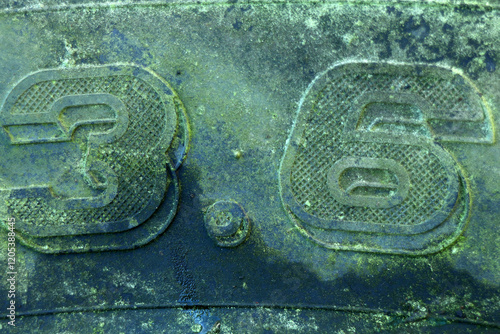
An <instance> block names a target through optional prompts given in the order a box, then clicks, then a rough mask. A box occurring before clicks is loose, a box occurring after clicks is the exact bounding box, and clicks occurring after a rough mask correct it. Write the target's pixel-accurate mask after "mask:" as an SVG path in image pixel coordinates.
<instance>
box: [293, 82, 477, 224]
mask: <svg viewBox="0 0 500 334" xmlns="http://www.w3.org/2000/svg"><path fill="white" fill-rule="evenodd" d="M437 87H444V88H442V89H436V88H437ZM377 91H383V92H394V93H398V92H404V93H413V94H416V95H420V96H421V97H422V98H424V99H425V100H427V101H429V102H430V103H432V104H433V105H434V106H435V108H436V109H437V110H457V109H460V110H462V111H466V112H467V111H469V110H470V106H468V105H466V104H464V102H463V100H462V99H459V98H458V97H457V93H456V88H455V87H454V86H453V85H449V84H448V83H447V82H446V81H445V80H444V79H440V78H433V77H412V76H405V75H389V74H366V75H357V74H351V73H345V74H343V75H339V76H337V77H334V78H332V79H331V81H330V82H329V83H328V84H327V85H326V86H325V88H324V89H323V90H322V91H321V92H320V93H319V95H318V96H317V99H316V100H315V103H314V107H313V109H312V110H302V112H306V113H308V114H307V115H306V116H305V117H304V122H305V126H304V132H303V134H302V137H301V140H300V143H299V147H298V149H297V155H296V156H295V160H294V163H293V168H292V171H291V175H290V178H291V187H292V194H293V196H294V197H295V200H296V201H297V202H298V203H299V204H300V205H301V206H302V207H303V209H304V210H305V211H306V212H308V213H309V214H311V215H314V216H316V217H318V218H322V219H327V220H340V221H347V222H364V223H373V224H398V225H418V224H421V223H424V222H425V221H427V220H428V219H429V218H430V217H431V216H432V215H433V214H436V212H437V211H438V210H440V208H442V206H443V205H444V202H445V200H446V197H447V195H448V194H447V193H446V189H447V187H448V183H449V180H448V179H447V178H448V174H447V173H446V172H445V169H444V168H443V166H442V162H440V160H439V158H438V157H437V156H436V155H435V154H433V153H432V152H431V151H430V150H428V149H426V148H425V147H423V146H412V145H406V144H405V145H403V144H394V143H374V142H366V141H365V142H361V141H359V142H356V141H350V142H343V141H342V132H343V130H344V124H346V121H347V118H348V112H349V110H350V108H351V106H352V105H353V102H354V99H355V98H356V97H357V96H361V95H362V94H364V93H370V92H377ZM344 156H351V157H370V158H384V159H394V160H395V161H397V162H398V163H399V164H401V165H402V166H403V167H404V168H405V169H406V171H407V172H408V175H409V176H410V189H409V193H408V196H407V197H406V198H405V200H404V201H403V202H402V203H401V204H399V205H396V206H393V207H390V208H373V207H359V206H346V205H343V204H340V203H339V202H337V201H336V200H335V199H334V198H333V196H332V195H331V194H330V192H329V190H328V186H327V174H328V171H329V170H330V168H331V167H332V166H333V164H334V163H335V162H336V161H338V160H339V159H340V158H342V157H344Z"/></svg>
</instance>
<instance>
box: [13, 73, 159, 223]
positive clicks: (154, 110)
mask: <svg viewBox="0 0 500 334" xmlns="http://www.w3.org/2000/svg"><path fill="white" fill-rule="evenodd" d="M98 93H107V94H111V95H113V96H115V97H117V98H119V99H120V100H121V101H122V102H123V103H124V104H125V106H126V108H127V111H128V114H129V124H128V128H127V131H126V133H125V134H124V135H123V136H122V137H121V138H119V139H118V140H117V141H116V142H114V143H110V144H103V145H100V146H99V147H98V148H97V149H96V152H90V154H89V157H90V156H91V157H92V158H93V159H95V160H99V161H103V162H105V163H106V164H107V165H108V166H109V167H111V169H113V171H114V172H115V174H116V175H117V177H118V193H117V195H116V197H115V198H114V199H113V200H112V202H111V203H109V204H108V205H106V206H103V207H99V208H89V209H77V210H66V211H62V210H56V209H54V208H52V207H51V206H49V205H48V204H47V201H46V200H44V199H43V198H23V199H10V200H9V203H8V205H9V210H10V211H11V213H12V215H13V216H15V217H17V218H18V219H20V220H22V221H23V222H24V223H26V224H36V225H37V226H58V225H59V226H60V225H66V224H71V225H72V226H76V225H85V226H90V225H92V224H99V223H108V222H114V221H121V220H124V219H127V218H131V217H133V216H134V215H136V214H137V213H138V212H141V211H142V210H144V208H145V206H146V205H147V203H148V202H150V201H151V198H152V196H153V190H154V188H155V184H157V182H158V176H159V175H162V174H163V173H164V165H165V156H164V154H162V152H158V151H157V150H155V149H154V146H155V145H156V143H158V142H159V141H160V136H161V135H162V132H163V131H164V127H165V124H166V122H167V120H166V114H165V106H164V104H163V102H162V101H161V98H160V96H159V95H158V93H157V92H156V91H155V90H154V89H153V88H152V87H151V86H150V85H149V84H147V83H146V82H144V81H142V80H140V79H138V78H136V77H133V76H125V75H120V76H108V77H89V78H78V79H65V80H57V81H45V82H39V83H37V84H35V85H33V86H32V87H30V88H29V89H28V90H26V91H25V92H24V93H23V94H22V95H21V96H20V97H19V99H18V100H17V101H16V103H15V104H14V106H13V109H12V113H13V114H27V113H40V112H46V111H48V110H49V109H50V107H51V105H52V104H53V103H54V101H56V100H58V99H60V98H62V97H64V96H68V95H80V94H98ZM70 167H72V168H74V167H76V166H70ZM161 167H163V169H161Z"/></svg>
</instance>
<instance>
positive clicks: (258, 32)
mask: <svg viewBox="0 0 500 334" xmlns="http://www.w3.org/2000/svg"><path fill="white" fill-rule="evenodd" d="M73 2H74V4H76V5H75V6H63V5H58V6H57V7H55V8H54V9H51V6H52V5H54V3H55V2H50V1H46V2H45V3H46V6H45V7H44V6H40V5H35V4H33V3H34V2H33V1H26V2H25V3H26V4H28V6H27V7H23V6H22V5H20V4H18V3H14V2H12V4H10V3H9V4H8V5H6V7H7V8H10V9H5V10H3V11H2V10H0V45H1V49H0V74H1V75H0V96H1V99H2V101H3V99H5V97H6V96H7V95H8V93H9V92H10V90H11V89H12V88H13V87H14V86H15V84H16V83H17V82H19V81H20V80H21V79H22V78H24V77H25V76H27V75H29V74H30V73H32V72H34V71H38V70H41V69H50V68H64V67H74V66H80V65H101V64H114V63H124V62H125V63H133V64H137V65H139V66H143V67H146V68H148V69H149V70H151V71H154V72H155V73H157V74H158V75H159V76H160V77H162V78H164V79H165V80H166V81H168V82H169V83H170V85H171V86H172V88H173V89H174V90H175V92H176V93H177V94H178V96H179V97H180V99H181V100H182V102H183V104H184V106H185V108H186V112H187V115H188V118H189V121H190V123H191V129H192V137H191V150H190V152H189V154H188V157H187V159H186V160H185V163H184V164H183V166H182V167H181V168H180V169H179V171H178V177H179V180H180V184H181V186H182V193H181V201H180V205H179V207H178V212H177V216H176V218H175V219H174V221H173V222H172V224H171V226H169V228H168V229H167V231H166V232H165V233H164V234H162V235H161V236H159V237H158V238H157V239H156V240H154V241H153V242H152V243H150V244H148V245H146V246H144V247H141V248H138V249H136V250H130V251H121V252H101V253H89V254H66V255H46V254H40V253H38V252H36V251H33V250H32V249H30V248H28V247H24V246H21V245H18V247H17V255H18V258H17V261H18V263H17V266H18V274H19V275H18V286H17V288H18V292H19V296H18V298H16V301H19V302H20V304H21V306H20V307H19V309H18V315H19V316H21V315H22V314H25V315H30V316H26V317H22V318H21V317H19V318H18V322H17V323H18V327H17V330H18V332H20V333H21V332H24V333H26V332H29V331H30V329H31V330H33V331H34V328H40V329H39V330H38V332H41V333H58V332H68V333H76V332H78V333H108V332H109V333H120V332H123V333H129V332H137V333H142V332H144V333H148V332H156V333H162V332H163V333H189V332H196V331H197V330H199V327H197V326H196V325H195V324H196V323H201V324H202V325H203V326H205V327H204V328H205V329H204V330H208V328H209V327H212V326H214V325H215V323H216V321H220V322H221V333H309V332H310V333H314V332H316V333H335V332H338V333H350V332H359V333H366V332H377V331H382V332H384V331H390V332H394V333H400V332H420V330H423V331H424V332H425V331H427V332H433V333H441V332H446V331H448V332H455V333H457V332H460V331H462V332H474V331H476V332H477V331H480V332H481V331H482V332H488V331H491V332H494V331H498V328H499V327H500V318H499V314H500V297H499V287H500V262H499V261H498V259H499V258H500V247H499V243H500V234H499V232H498V225H499V223H500V218H499V217H500V205H499V203H500V168H499V166H500V145H499V143H498V140H497V141H495V143H494V144H490V145H480V144H463V143H445V144H443V147H444V148H445V149H446V150H448V151H450V152H452V155H453V156H454V158H455V159H456V160H457V161H458V162H459V164H460V165H461V166H462V168H463V169H464V170H465V171H466V178H467V179H468V181H469V184H470V194H471V197H472V204H471V215H470V219H469V222H468V225H467V227H466V229H465V232H464V233H463V235H462V236H461V237H460V238H459V240H458V241H457V242H456V243H454V244H453V245H451V246H450V247H448V248H446V249H445V250H443V251H441V252H438V253H436V254H433V255H426V256H419V257H412V256H398V255H384V254H376V253H366V252H365V253H362V252H352V251H334V250H331V249H328V248H325V247H321V246H320V245H318V244H316V243H314V242H312V241H310V240H309V239H307V238H306V237H305V236H304V235H302V234H301V233H300V231H298V228H297V227H296V225H295V224H294V223H293V222H292V221H291V220H290V219H289V217H288V215H287V213H286V212H285V210H284V208H283V205H282V203H281V198H280V192H279V186H278V179H279V177H278V175H279V166H280V161H281V159H282V156H283V153H284V147H285V143H286V140H287V138H288V136H289V134H290V131H291V127H292V124H293V122H294V120H295V118H296V115H297V108H298V105H299V101H300V99H301V98H302V97H303V94H304V92H305V91H306V89H307V87H308V86H309V85H310V83H311V82H312V80H313V79H314V78H315V77H316V76H317V75H319V73H321V72H323V71H325V70H326V69H327V68H329V67H331V66H332V65H333V64H335V63H338V62H347V61H372V62H377V61H385V62H404V63H425V64H437V65H439V66H444V67H453V68H457V69H460V70H461V71H463V73H464V74H465V75H466V76H467V77H470V78H471V79H472V81H473V82H474V84H475V85H476V86H477V89H478V90H479V91H480V92H481V93H482V96H483V97H484V100H485V101H486V102H487V103H488V105H489V106H490V107H491V110H492V113H493V120H494V125H495V131H496V137H497V138H498V137H499V136H498V127H499V123H500V112H499V108H498V106H500V94H499V93H498V91H499V87H500V76H499V74H498V73H499V72H498V71H499V70H498V60H499V57H500V56H499V45H500V43H499V38H500V31H499V29H500V28H499V27H500V16H499V9H498V8H496V7H494V6H493V4H494V2H493V1H490V4H491V5H489V6H488V5H485V6H479V5H478V6H475V5H451V4H449V2H448V1H444V0H443V1H433V2H431V3H429V4H425V3H422V2H409V1H408V2H404V3H402V2H401V3H398V2H397V1H387V2H381V1H378V2H377V3H376V4H371V2H367V1H364V2H361V1H352V2H319V3H318V2H315V3H312V2H309V3H308V2H294V3H285V2H280V3H277V2H276V3H274V2H261V3H256V2H249V3H246V2H245V3H239V2H235V3H222V2H217V3H204V2H201V3H193V2H185V3H183V2H176V3H169V4H165V5H162V4H159V2H150V3H149V4H148V2H143V3H141V4H140V5H132V4H128V5H122V4H109V5H107V4H105V3H101V4H99V5H95V6H94V5H92V4H88V3H87V2H82V1H73ZM37 3H38V2H37ZM68 3H71V2H68ZM470 3H473V2H470ZM476 3H479V2H476ZM481 3H483V4H484V2H481ZM78 4H80V5H78ZM83 4H84V5H83ZM2 131H3V130H2ZM0 136H5V132H2V133H1V134H0ZM1 150H2V148H0V166H2V161H1V159H2V158H3V155H1V154H2V151H1ZM1 182H2V180H0V187H1V185H2V183H1ZM218 200H232V201H236V202H237V203H239V204H240V205H241V206H242V207H243V208H244V210H245V212H246V213H247V214H248V217H249V218H250V220H251V222H252V231H251V234H250V236H249V238H248V240H247V241H246V242H245V243H243V244H242V245H240V246H238V247H236V248H234V249H221V248H219V247H217V246H216V245H215V244H214V243H213V241H212V240H211V239H210V238H209V237H208V235H207V233H206V230H205V227H204V223H203V212H204V210H206V209H207V208H208V207H209V206H210V205H212V204H213V203H215V202H216V201H218ZM3 208H4V206H3V205H1V206H0V210H1V209H3ZM0 216H5V213H4V212H0ZM2 218H4V217H2ZM5 218H6V217H5ZM0 238H1V239H3V240H6V238H7V236H6V233H5V232H4V231H2V232H1V233H0ZM5 242H6V241H5ZM5 247H6V246H5V244H4V242H3V241H2V242H0V264H1V263H6V259H5V257H6V251H5ZM2 270H3V269H2ZM1 284H2V285H1V289H0V301H2V303H3V297H2V296H3V295H6V292H5V288H6V286H4V285H3V284H5V281H4V280H2V283H1ZM0 305H4V304H0ZM193 305H195V306H193ZM135 306H139V307H142V308H144V309H143V310H130V309H133V308H134V307H135ZM157 307H158V308H160V309H158V310H156V309H155V308H157ZM231 307H235V308H231ZM2 308H3V306H2ZM96 308H97V309H98V310H101V311H103V312H102V313H93V312H92V310H94V309H96ZM121 308H123V309H129V310H127V311H125V310H123V311H120V309H121ZM80 311H85V313H83V314H80V313H73V312H80ZM61 312H67V313H61ZM52 313H60V314H57V315H52ZM37 314H44V315H43V316H36V315H37ZM31 315H32V316H31ZM217 319H218V320H217ZM3 320H5V319H3ZM463 322H469V323H470V324H467V323H466V324H463ZM1 325H2V330H4V329H5V328H7V330H8V331H11V328H10V327H7V324H6V321H2V323H1ZM476 325H483V326H482V327H476ZM23 326H26V327H23ZM128 326H132V328H133V330H132V331H130V330H129V329H128V328H129V327H128ZM420 327H423V328H425V329H421V328H420ZM80 328H85V329H80ZM12 332H14V331H12Z"/></svg>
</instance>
